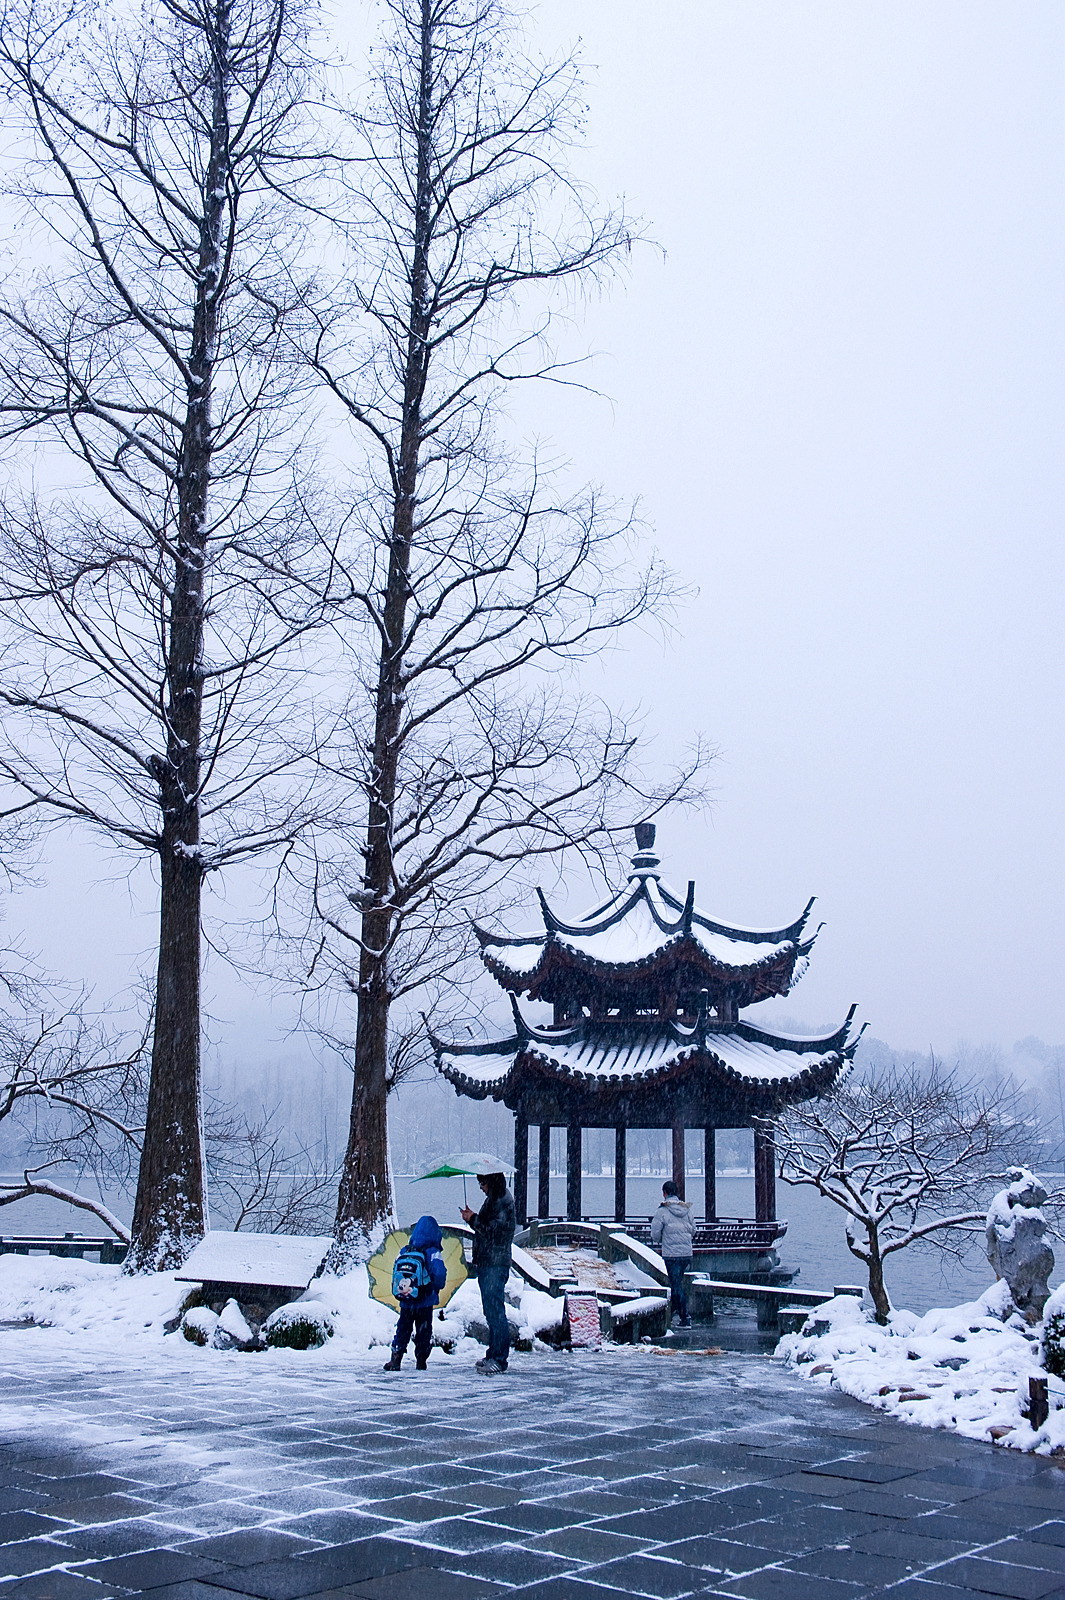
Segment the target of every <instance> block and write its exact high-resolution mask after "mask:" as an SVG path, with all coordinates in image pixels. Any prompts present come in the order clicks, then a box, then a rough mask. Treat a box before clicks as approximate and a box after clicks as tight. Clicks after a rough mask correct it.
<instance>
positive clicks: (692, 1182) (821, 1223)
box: [0, 1174, 1065, 1312]
mask: <svg viewBox="0 0 1065 1600" xmlns="http://www.w3.org/2000/svg"><path fill="white" fill-rule="evenodd" d="M15 1176H19V1175H17V1174H16V1175H15ZM59 1181H60V1182H62V1181H63V1180H62V1179H60V1180H59ZM688 1186H689V1193H690V1195H691V1196H692V1198H693V1199H694V1200H695V1203H696V1209H697V1210H698V1208H699V1202H700V1198H701V1191H702V1178H701V1176H693V1177H689V1179H688ZM466 1187H467V1191H468V1194H469V1198H470V1203H471V1204H472V1205H473V1206H474V1207H476V1206H477V1205H478V1204H479V1203H480V1200H481V1193H480V1190H479V1189H478V1187H477V1184H476V1182H475V1181H474V1180H473V1179H472V1178H471V1179H468V1180H467V1185H466ZM530 1189H532V1186H530ZM462 1194H463V1185H462V1180H461V1179H459V1178H446V1179H429V1180H427V1181H424V1182H418V1181H416V1180H414V1179H412V1178H410V1177H401V1176H397V1178H396V1208H397V1211H398V1213H399V1220H400V1222H401V1223H402V1224H404V1225H409V1224H410V1223H411V1222H413V1221H414V1220H415V1218H417V1217H418V1216H420V1215H421V1214H422V1213H423V1212H432V1214H433V1215H434V1216H436V1217H437V1218H438V1219H439V1220H440V1221H441V1222H447V1221H457V1220H458V1211H459V1207H460V1205H461V1204H462ZM582 1194H583V1201H584V1209H585V1210H586V1211H587V1212H589V1213H590V1214H592V1215H599V1216H609V1215H610V1214H611V1213H612V1212H613V1209H614V1180H613V1178H612V1177H610V1176H607V1177H585V1178H584V1180H583V1187H582ZM717 1194H718V1210H719V1212H720V1214H721V1215H722V1216H723V1217H724V1216H732V1217H743V1216H746V1217H750V1216H753V1215H754V1180H753V1178H751V1177H742V1176H740V1177H733V1176H725V1175H723V1174H719V1176H718V1180H717ZM628 1196H629V1201H628V1203H629V1213H630V1215H633V1216H639V1215H641V1214H646V1215H648V1216H650V1214H651V1212H652V1211H653V1210H654V1208H655V1207H656V1206H657V1205H658V1203H659V1200H660V1199H661V1196H662V1178H661V1176H658V1177H647V1178H641V1177H630V1178H629V1185H628ZM988 1199H990V1192H989V1194H988ZM107 1203H108V1204H109V1205H110V1206H111V1207H112V1209H113V1210H114V1211H115V1213H116V1215H118V1216H120V1217H122V1218H124V1219H128V1218H129V1215H130V1212H131V1210H132V1205H131V1200H130V1199H129V1198H128V1197H123V1196H109V1197H108V1202H107ZM551 1208H552V1211H553V1212H554V1213H555V1214H556V1215H562V1214H563V1213H564V1211H565V1179H564V1178H561V1177H555V1178H553V1179H552V1183H551ZM777 1210H778V1213H779V1215H780V1217H781V1218H782V1219H786V1220H787V1223H788V1231H787V1233H786V1234H785V1236H784V1238H783V1239H782V1240H781V1242H780V1244H779V1246H778V1250H779V1254H780V1262H781V1266H783V1267H786V1268H789V1269H796V1268H797V1269H798V1273H799V1276H798V1277H797V1278H796V1280H795V1283H796V1287H801V1288H808V1289H826V1288H827V1289H831V1288H832V1287H833V1285H835V1284H837V1283H863V1282H864V1281H865V1276H864V1271H863V1268H862V1264H861V1262H860V1261H858V1260H857V1259H856V1258H855V1257H854V1256H852V1255H851V1253H850V1251H849V1250H848V1249H847V1244H846V1240H845V1238H844V1231H843V1227H844V1219H843V1213H842V1212H841V1211H839V1210H838V1209H837V1207H835V1206H833V1205H832V1204H831V1203H830V1202H829V1201H827V1200H824V1199H822V1198H821V1196H820V1195H818V1194H815V1193H814V1191H813V1190H811V1189H805V1188H803V1189H791V1188H789V1187H788V1186H787V1185H786V1184H782V1183H780V1184H778V1185H777ZM68 1232H69V1233H81V1234H89V1235H91V1236H93V1237H97V1236H103V1235H105V1234H106V1233H107V1229H106V1228H105V1227H104V1225H103V1223H102V1222H97V1221H96V1219H95V1218H94V1217H92V1216H91V1215H90V1214H89V1213H88V1212H85V1211H75V1210H74V1209H73V1207H71V1206H67V1205H64V1204H63V1203H62V1202H60V1201H57V1200H50V1199H46V1198H44V1197H40V1198H35V1199H33V1200H26V1201H19V1202H18V1204H17V1205H13V1206H10V1207H0V1233H2V1234H3V1235H5V1236H8V1237H10V1236H11V1235H13V1234H22V1235H26V1234H34V1233H38V1234H62V1233H68ZM1058 1253H1059V1255H1060V1256H1061V1257H1062V1263H1061V1264H1062V1266H1065V1249H1061V1250H1060V1251H1059V1252H1058ZM885 1270H886V1276H887V1285H888V1293H889V1294H890V1296H891V1299H892V1303H893V1304H895V1305H897V1306H905V1307H907V1308H909V1309H910V1310H911V1311H918V1312H920V1311H927V1310H929V1309H930V1307H932V1306H937V1305H939V1306H943V1305H957V1304H959V1303H960V1302H961V1301H963V1300H971V1299H974V1298H975V1297H976V1295H978V1294H980V1293H981V1291H982V1290H984V1289H986V1288H987V1286H988V1285H989V1284H990V1283H991V1281H992V1274H991V1269H990V1268H989V1267H988V1264H987V1260H986V1258H985V1256H984V1252H983V1248H982V1236H981V1237H980V1238H979V1239H977V1241H975V1242H974V1245H973V1246H972V1248H970V1250H969V1251H968V1253H967V1256H966V1259H965V1261H964V1262H961V1263H959V1262H955V1261H952V1260H950V1259H949V1258H948V1257H945V1256H941V1255H940V1254H939V1252H938V1251H935V1250H928V1249H909V1250H905V1251H902V1252H900V1254H899V1255H898V1256H896V1257H894V1258H893V1259H891V1260H889V1262H888V1264H887V1267H886V1269H885ZM1061 1276H1062V1273H1061V1271H1060V1270H1057V1269H1056V1270H1055V1272H1054V1274H1053V1276H1052V1278H1051V1283H1052V1284H1054V1285H1056V1284H1058V1283H1059V1282H1060V1281H1061Z"/></svg>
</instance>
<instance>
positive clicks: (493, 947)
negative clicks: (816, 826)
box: [432, 822, 858, 1249]
mask: <svg viewBox="0 0 1065 1600" xmlns="http://www.w3.org/2000/svg"><path fill="white" fill-rule="evenodd" d="M654 842H655V829H654V827H653V826H652V825H651V824H650V823H646V822H645V823H640V824H638V825H637V827H636V845H637V853H636V855H635V856H633V858H632V864H631V870H630V872H629V875H628V879H627V881H626V882H625V884H624V885H623V886H622V887H621V888H620V889H618V890H617V891H616V892H615V893H614V894H613V895H611V896H610V898H609V899H608V900H606V901H605V902H604V903H603V904H601V905H599V906H597V907H595V908H594V909H593V910H591V911H589V912H588V913H587V914H586V915H585V916H583V917H581V918H579V919H578V921H576V922H573V923H568V922H564V921H563V920H562V919H561V918H560V917H557V916H556V915H555V914H554V912H553V911H552V910H551V909H550V907H549V906H548V904H547V901H546V900H545V898H544V896H543V894H542V892H540V891H537V893H538V895H539V901H540V914H541V918H542V922H543V926H542V928H540V929H538V930H537V931H536V932H534V933H525V934H518V935H516V936H508V935H504V934H498V933H491V932H488V931H487V930H485V929H483V928H480V927H478V926H477V925H476V924H475V932H476V935H477V938H478V941H479V943H480V946H481V959H482V960H483V962H484V964H485V966H486V967H487V969H488V971H489V972H490V973H491V974H492V976H493V977H494V978H495V979H496V981H497V982H498V983H499V984H500V985H501V986H502V987H503V988H504V989H505V990H506V991H507V992H508V994H509V995H510V1001H511V1006H512V1008H513V1012H514V1033H513V1035H512V1036H511V1037H510V1038H506V1039H499V1040H494V1041H491V1042H489V1043H469V1044H449V1043H445V1042H444V1041H443V1040H441V1039H438V1038H435V1037H434V1038H433V1040H432V1044H433V1049H434V1052H435V1057H436V1065H437V1068H438V1070H439V1071H440V1072H441V1073H442V1074H443V1075H444V1077H445V1078H447V1079H448V1080H449V1082H451V1083H452V1084H453V1085H454V1086H455V1088H456V1089H457V1090H458V1092H459V1094H464V1095H469V1096H471V1097H472V1098H474V1099H479V1100H481V1099H485V1098H486V1097H488V1096H491V1097H492V1098H493V1099H494V1100H502V1101H503V1103H504V1104H505V1105H506V1106H508V1107H509V1109H510V1110H511V1111H513V1112H514V1166H515V1182H514V1195H515V1199H516V1202H517V1209H518V1218H519V1221H520V1222H525V1221H526V1220H527V1213H528V1180H529V1137H528V1134H529V1127H530V1125H531V1124H535V1125H537V1126H538V1128H539V1161H538V1166H539V1174H538V1177H539V1182H538V1186H537V1215H538V1216H539V1217H547V1216H548V1215H549V1213H550V1165H549V1160H550V1130H551V1128H552V1127H558V1126H563V1127H565V1129H566V1140H567V1142H566V1211H567V1216H568V1217H569V1218H572V1219H579V1218H580V1217H581V1215H582V1211H581V1129H582V1128H613V1129H614V1130H615V1163H614V1215H615V1220H617V1221H618V1222H624V1220H625V1218H626V1174H625V1136H626V1130H627V1129H628V1128H670V1129H672V1134H673V1177H674V1180H675V1182H676V1183H677V1184H678V1186H679V1187H680V1192H681V1194H683V1193H684V1176H685V1173H684V1168H685V1161H684V1135H685V1130H686V1129H687V1128H693V1127H694V1128H701V1129H702V1130H703V1138H704V1166H703V1171H704V1175H705V1177H704V1185H705V1188H704V1203H705V1223H704V1224H703V1227H702V1228H701V1229H700V1233H701V1235H702V1240H701V1241H700V1237H699V1234H697V1240H696V1246H697V1249H698V1248H700V1242H701V1243H702V1244H704V1245H706V1246H709V1247H711V1248H712V1247H713V1244H714V1242H715V1235H716V1233H717V1232H719V1231H720V1232H722V1238H721V1240H720V1241H718V1242H720V1243H721V1244H726V1243H728V1242H729V1241H728V1240H727V1239H726V1236H725V1234H726V1231H727V1230H725V1229H724V1226H723V1225H722V1226H721V1227H718V1226H716V1219H717V1201H716V1190H715V1171H716V1149H715V1133H716V1130H717V1129H718V1128H753V1129H754V1171H755V1217H754V1223H753V1224H752V1223H750V1222H747V1223H740V1224H739V1226H740V1228H741V1230H745V1236H744V1237H743V1238H742V1239H741V1238H739V1237H737V1238H736V1239H735V1240H732V1241H731V1242H732V1245H733V1247H735V1246H738V1245H741V1244H745V1245H747V1246H751V1247H760V1248H770V1247H771V1246H772V1243H773V1240H774V1239H776V1238H778V1237H779V1235H780V1234H782V1233H783V1231H784V1227H783V1225H781V1224H777V1221H776V1189H775V1183H776V1162H775V1149H774V1143H773V1132H772V1119H773V1117H774V1116H775V1115H776V1114H777V1113H779V1112H780V1111H781V1109H782V1108H783V1107H785V1106H787V1105H789V1104H792V1103H794V1102H795V1101H801V1100H809V1099H812V1098H813V1097H814V1096H815V1095H819V1094H823V1093H824V1092H825V1091H826V1090H829V1089H831V1088H832V1087H833V1085H834V1084H836V1083H837V1082H838V1081H839V1079H840V1078H841V1076H842V1075H843V1073H844V1072H845V1071H846V1069H847V1066H848V1065H849V1063H850V1060H851V1058H852V1057H853V1055H854V1051H855V1049H856V1047H857V1043H858V1039H857V1037H856V1038H855V1039H853V1040H852V1041H851V1042H849V1043H848V1035H849V1033H850V1026H851V1021H852V1019H853V1016H854V1011H855V1007H853V1006H852V1007H851V1010H850V1012H849V1014H848V1016H847V1019H846V1021H845V1022H844V1023H843V1026H842V1027H841V1028H838V1029H837V1030H836V1032H835V1033H833V1034H830V1035H829V1036H828V1037H827V1038H818V1039H811V1038H796V1037H791V1036H788V1035H785V1034H779V1033H773V1032H770V1031H769V1030H768V1029H767V1028H762V1027H758V1026H757V1025H756V1024H755V1023H753V1022H748V1021H746V1020H745V1019H744V1018H743V1017H741V1015H740V1013H741V1011H743V1010H744V1008H745V1007H747V1006H750V1005H753V1004H755V1003H757V1002H758V1001H759V1000H767V999H770V998H771V997H773V996H776V995H785V994H787V993H788V992H789V991H790V989H791V988H792V986H793V985H794V984H795V983H796V982H797V981H798V979H799V978H800V977H801V976H802V974H803V972H804V971H805V970H806V965H807V958H808V956H809V953H810V950H811V948H812V946H813V943H814V939H815V938H816V933H814V934H812V935H807V934H806V932H805V929H806V923H807V919H808V918H809V915H810V910H811V908H812V906H813V901H812V900H811V901H810V903H809V905H807V907H806V909H805V911H804V912H803V914H802V916H801V917H799V918H798V919H797V920H796V921H795V922H792V923H790V924H789V925H788V926H787V927H786V928H775V929H772V930H769V931H755V930H753V929H750V928H735V927H731V926H729V925H728V924H726V923H722V922H715V921H713V920H712V919H711V918H710V917H706V916H704V915H703V914H702V913H701V912H700V911H697V910H696V907H695V885H694V883H689V884H688V892H687V894H686V896H684V897H683V898H682V897H681V896H680V895H678V894H675V893H674V892H673V891H672V890H671V889H670V888H669V887H668V886H667V885H666V884H664V883H663V882H662V880H661V878H660V876H659V872H658V867H659V864H660V863H659V858H658V856H657V855H655V854H654ZM519 997H524V998H525V999H526V1000H530V1001H546V1002H547V1003H548V1004H549V1005H551V1006H552V1008H553V1013H554V1014H553V1020H552V1022H551V1023H550V1025H548V1026H536V1025H534V1024H533V1023H532V1022H530V1021H528V1020H527V1019H526V1017H525V1016H524V1015H523V1013H522V1010H521V1006H520V1004H519ZM708 1225H711V1226H708ZM734 1231H735V1226H734V1227H733V1232H734Z"/></svg>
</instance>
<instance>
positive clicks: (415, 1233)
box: [410, 1217, 444, 1250]
mask: <svg viewBox="0 0 1065 1600" xmlns="http://www.w3.org/2000/svg"><path fill="white" fill-rule="evenodd" d="M410 1242H411V1244H412V1245H413V1246H414V1248H415V1250H439V1249H440V1247H441V1245H442V1244H443V1242H444V1239H443V1235H442V1234H441V1232H440V1224H439V1222H437V1220H436V1218H435V1217H419V1218H418V1220H417V1222H416V1223H415V1224H414V1226H413V1228H412V1229H411V1230H410Z"/></svg>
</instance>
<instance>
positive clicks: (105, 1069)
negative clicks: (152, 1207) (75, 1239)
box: [0, 986, 148, 1244]
mask: <svg viewBox="0 0 1065 1600" xmlns="http://www.w3.org/2000/svg"><path fill="white" fill-rule="evenodd" d="M54 987H55V986H53V992H52V996H51V998H53V1000H54ZM147 1060H148V1037H147V1034H144V1035H142V1036H141V1037H140V1038H139V1039H138V1040H136V1041H134V1042H133V1043H130V1042H129V1041H126V1042H125V1043H123V1042H122V1041H121V1039H120V1038H118V1037H116V1036H115V1035H114V1034H113V1033H112V1032H110V1031H109V1030H108V1029H107V1028H105V1027H104V1026H103V1024H102V1023H101V1022H99V1021H93V1020H92V1019H90V1018H89V1016H88V1014H87V1003H86V1001H85V999H84V997H82V998H81V1000H80V1001H79V1003H78V1004H76V1005H75V1006H73V1007H71V1008H69V1009H67V1010H66V1011H63V1012H58V1013H56V1014H55V1015H53V1016H51V1017H48V1018H45V1019H42V1020H39V1021H38V1022H37V1024H36V1025H34V1024H33V1022H32V1019H31V1018H30V1017H29V1016H27V1015H26V1014H25V1013H23V1014H22V1015H12V1013H11V1012H10V1011H8V1012H6V1013H5V1014H4V1015H3V1016H0V1124H3V1123H5V1122H8V1123H9V1125H10V1124H17V1125H18V1128H19V1130H20V1131H21V1132H22V1134H23V1135H24V1137H25V1138H26V1139H27V1141H28V1143H29V1146H30V1148H31V1149H33V1150H34V1152H36V1153H38V1154H39V1155H40V1156H41V1157H42V1159H41V1160H40V1161H39V1162H38V1163H37V1164H36V1165H27V1166H26V1167H25V1169H24V1171H23V1176H22V1180H21V1181H17V1180H16V1181H15V1182H11V1183H3V1184H0V1206H6V1205H12V1204H14V1203H15V1202H16V1201H18V1200H28V1199H30V1198H32V1197H33V1196H35V1195H48V1196H50V1197H51V1198H52V1199H55V1200H63V1201H65V1202H66V1204H67V1205H72V1206H76V1207H78V1208H79V1209H80V1210H83V1211H90V1212H92V1213H93V1214H94V1215H95V1216H98V1217H99V1218H100V1219H101V1221H103V1222H105V1223H106V1224H107V1226H108V1227H109V1228H110V1229H111V1230H112V1232H113V1233H114V1234H115V1235H116V1236H117V1237H118V1238H119V1239H122V1240H124V1241H125V1242H126V1243H127V1244H128V1243H129V1239H130V1233H129V1229H128V1228H127V1227H126V1225H125V1224H124V1223H123V1222H121V1221H120V1220H119V1218H118V1217H116V1216H115V1214H114V1213H113V1211H111V1209H110V1207H109V1206H107V1205H106V1204H105V1203H104V1202H103V1201H102V1200H101V1199H99V1197H98V1196H94V1195H92V1194H89V1193H86V1192H85V1191H84V1189H83V1187H79V1188H76V1189H72V1188H71V1187H70V1186H69V1185H68V1184H61V1183H57V1182H56V1181H55V1180H54V1179H52V1178H49V1177H44V1176H42V1174H44V1173H47V1172H48V1171H49V1169H51V1168H53V1167H56V1166H60V1165H62V1166H64V1167H67V1166H70V1165H71V1164H73V1165H74V1166H76V1167H77V1168H79V1169H80V1170H81V1171H82V1172H84V1171H85V1170H86V1169H88V1170H89V1171H90V1172H91V1173H92V1175H93V1177H94V1178H95V1180H96V1182H97V1186H98V1187H99V1186H101V1185H102V1184H104V1183H110V1184H121V1183H122V1182H124V1181H128V1180H129V1177H130V1175H131V1172H132V1171H133V1170H135V1168H136V1165H137V1162H138V1160H139V1157H140V1150H141V1143H142V1140H143V1137H144V1125H143V1116H144V1105H145V1096H146V1090H147V1079H148V1073H147Z"/></svg>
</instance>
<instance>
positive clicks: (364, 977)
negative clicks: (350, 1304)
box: [329, 0, 433, 1271]
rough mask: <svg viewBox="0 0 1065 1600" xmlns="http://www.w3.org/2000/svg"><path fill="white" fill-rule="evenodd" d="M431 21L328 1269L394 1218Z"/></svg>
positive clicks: (424, 339) (427, 8)
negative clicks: (397, 999)
mask: <svg viewBox="0 0 1065 1600" xmlns="http://www.w3.org/2000/svg"><path fill="white" fill-rule="evenodd" d="M432 71H433V22H432V7H431V5H430V3H429V0H422V6H421V54H420V62H419V79H418V130H417V180H416V191H415V213H414V248H413V252H412V258H411V279H410V300H409V302H408V315H407V347H406V352H405V360H404V373H403V410H402V425H401V429H400V441H399V454H398V459H397V461H396V467H395V476H394V480H393V504H392V528H391V539H390V549H389V560H388V576H387V580H386V589H385V596H384V607H383V614H382V624H383V625H382V643H381V651H380V657H379V661H378V672H377V691H376V700H375V708H374V739H373V776H372V783H371V788H370V800H369V807H368V811H369V815H368V819H367V827H366V844H365V858H366V869H365V876H364V883H365V889H366V894H367V898H368V901H369V902H370V905H369V909H367V910H366V911H365V912H364V913H363V917H362V941H361V950H360V954H359V987H358V1017H357V1021H356V1026H355V1082H354V1086H353V1091H352V1101H351V1122H350V1125H349V1129H348V1148H347V1153H346V1155H345V1158H344V1171H343V1177H342V1179H341V1184H340V1193H339V1196H338V1200H337V1215H336V1227H335V1239H334V1245H333V1250H332V1251H331V1253H330V1258H329V1265H330V1268H331V1269H332V1270H333V1271H347V1270H349V1269H350V1268H351V1267H352V1266H354V1265H356V1264H357V1263H358V1262H360V1261H363V1260H365V1259H366V1258H367V1256H368V1255H369V1254H372V1252H373V1249H374V1248H376V1245H377V1243H378V1241H379V1239H380V1237H381V1236H382V1233H383V1231H384V1229H385V1228H386V1227H387V1226H388V1225H389V1224H390V1223H391V1221H392V1219H393V1199H392V1186H391V1181H390V1178H389V1168H388V1120H387V1113H386V1101H387V1096H388V1015H389V1007H390V1003H391V994H390V992H389V979H388V957H389V949H390V945H391V941H392V937H393V933H394V922H395V917H394V912H393V908H392V895H393V889H394V881H395V874H394V870H393V817H394V814H395V805H396V792H397V780H398V773H399V755H400V739H399V734H400V723H401V718H402V714H403V701H404V692H403V691H404V683H403V670H404V659H403V643H404V630H405V623H406V617H407V606H408V602H409V598H410V582H409V575H410V560H411V549H412V546H413V543H414V534H415V512H416V505H417V491H418V468H419V456H420V451H421V445H422V401H423V399H424V395H425V385H426V379H427V376H428V368H429V331H430V320H431V317H430V309H429V292H428V291H429V241H430V208H431V193H430V183H429V157H430V148H431V140H432Z"/></svg>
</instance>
